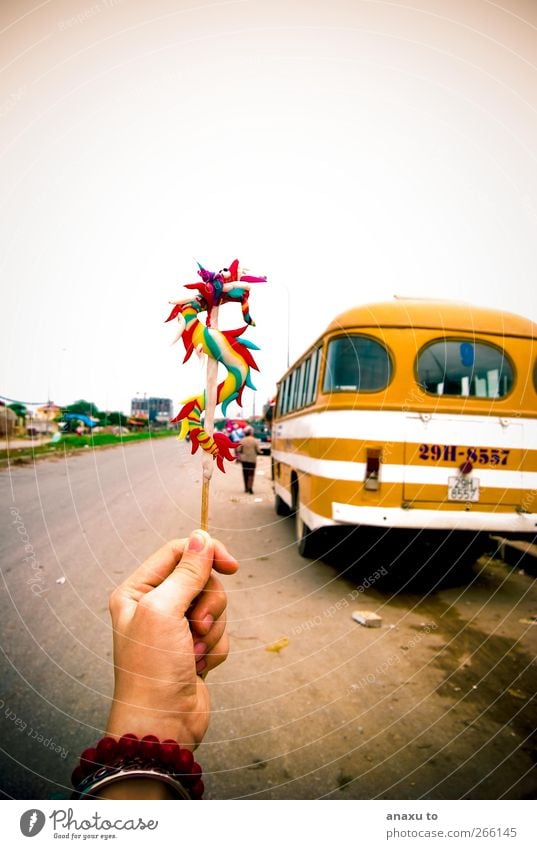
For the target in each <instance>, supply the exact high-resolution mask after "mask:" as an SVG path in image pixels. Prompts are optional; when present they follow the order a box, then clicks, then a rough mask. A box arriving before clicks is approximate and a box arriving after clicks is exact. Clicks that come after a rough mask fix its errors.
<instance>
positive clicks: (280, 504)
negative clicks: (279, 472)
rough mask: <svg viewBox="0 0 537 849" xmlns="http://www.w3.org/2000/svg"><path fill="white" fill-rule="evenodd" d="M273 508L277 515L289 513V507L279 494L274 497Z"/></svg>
mask: <svg viewBox="0 0 537 849" xmlns="http://www.w3.org/2000/svg"><path fill="white" fill-rule="evenodd" d="M274 509H275V510H276V515H277V516H288V515H289V512H290V511H289V507H288V506H287V504H286V503H285V501H284V500H283V498H280V496H279V495H276V496H275V497H274Z"/></svg>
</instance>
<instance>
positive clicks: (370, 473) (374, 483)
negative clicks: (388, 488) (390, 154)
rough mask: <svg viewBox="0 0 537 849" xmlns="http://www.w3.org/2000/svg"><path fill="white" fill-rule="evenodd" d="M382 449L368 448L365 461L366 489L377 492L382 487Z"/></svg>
mask: <svg viewBox="0 0 537 849" xmlns="http://www.w3.org/2000/svg"><path fill="white" fill-rule="evenodd" d="M379 476H380V448H368V449H367V451H366V461H365V480H364V489H369V490H376V489H378V488H379V486H380V482H379Z"/></svg>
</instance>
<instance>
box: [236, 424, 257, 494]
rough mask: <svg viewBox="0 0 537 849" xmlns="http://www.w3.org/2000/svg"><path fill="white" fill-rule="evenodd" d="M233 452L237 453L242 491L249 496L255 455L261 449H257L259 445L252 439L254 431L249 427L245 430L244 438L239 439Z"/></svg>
mask: <svg viewBox="0 0 537 849" xmlns="http://www.w3.org/2000/svg"><path fill="white" fill-rule="evenodd" d="M235 450H236V453H237V459H238V461H239V463H241V465H242V476H243V478H244V491H245V492H248V493H249V494H250V495H253V494H254V490H253V486H254V477H255V467H256V463H257V455H258V454H261V449H260V448H259V443H258V441H257V439H256V438H255V437H254V431H253V429H252V428H251V427H247V428H245V430H244V438H243V439H241V441H240V442H239V444H238V446H237V448H236V449H235Z"/></svg>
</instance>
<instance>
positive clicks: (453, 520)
mask: <svg viewBox="0 0 537 849" xmlns="http://www.w3.org/2000/svg"><path fill="white" fill-rule="evenodd" d="M308 513H310V521H312V520H313V522H314V524H313V526H312V525H310V528H311V529H312V530H314V529H316V528H320V527H324V526H326V525H334V524H342V525H343V524H344V525H366V526H371V527H375V528H423V529H429V530H459V531H491V532H494V531H511V532H513V531H514V532H516V533H532V532H535V529H536V528H537V513H518V512H516V511H515V510H513V512H512V513H494V512H485V511H478V510H472V511H468V512H466V511H461V512H458V511H457V512H455V511H454V510H423V509H415V508H410V509H406V510H405V509H403V508H402V507H387V508H385V509H383V508H382V507H356V506H354V505H352V504H338V502H336V501H334V502H332V519H331V520H330V519H328V520H327V519H326V518H325V517H324V516H317V515H315V514H311V511H308Z"/></svg>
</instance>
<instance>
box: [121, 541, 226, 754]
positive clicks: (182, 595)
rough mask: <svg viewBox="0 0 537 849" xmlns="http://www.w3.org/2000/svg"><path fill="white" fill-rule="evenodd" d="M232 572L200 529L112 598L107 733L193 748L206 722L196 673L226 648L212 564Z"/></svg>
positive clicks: (222, 601)
mask: <svg viewBox="0 0 537 849" xmlns="http://www.w3.org/2000/svg"><path fill="white" fill-rule="evenodd" d="M213 566H214V568H215V569H216V570H217V571H218V572H220V573H222V574H227V575H231V574H233V573H234V572H236V571H237V569H238V563H237V561H236V560H235V558H234V557H232V556H231V555H230V554H229V553H228V551H227V550H226V548H225V547H224V546H223V545H222V543H220V542H218V541H217V540H213V539H211V537H210V536H209V535H208V534H207V533H205V532H204V531H195V532H194V533H193V534H191V536H190V538H189V539H188V540H173V541H172V542H169V543H167V545H165V546H163V547H162V548H160V549H159V550H158V551H157V552H156V553H155V554H153V555H152V556H151V557H149V559H148V560H146V561H145V563H143V564H142V565H141V566H140V567H139V568H138V569H136V571H135V572H133V574H132V575H131V576H130V577H129V578H127V580H126V581H124V583H123V584H121V585H120V586H119V587H117V589H115V590H114V591H113V593H112V595H111V596H110V613H111V616H112V627H113V631H114V667H115V687H114V698H113V702H112V707H111V710H110V716H109V720H108V725H107V734H108V735H110V736H112V737H121V735H123V734H127V733H133V734H136V735H137V736H138V737H143V736H144V735H146V734H154V735H156V736H157V737H158V738H159V739H160V740H164V739H166V738H171V739H173V740H177V741H178V742H179V744H181V745H183V746H185V747H188V748H190V749H194V748H195V747H196V746H197V745H198V744H199V743H200V742H201V740H202V739H203V736H204V734H205V732H206V730H207V726H208V724H209V711H210V706H209V693H208V690H207V687H206V685H205V683H204V681H203V679H202V678H201V675H202V674H203V675H205V674H206V673H207V672H209V671H210V670H211V669H214V668H215V667H216V666H218V664H220V663H222V662H223V661H224V660H225V659H226V657H227V653H228V638H227V635H226V633H225V608H226V595H225V593H224V590H223V587H222V584H221V583H220V581H219V580H218V578H216V576H215V575H213V574H212V572H211V570H212V567H213Z"/></svg>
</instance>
